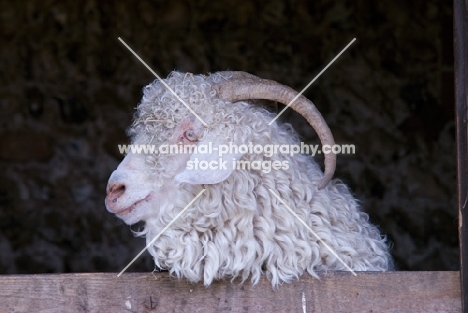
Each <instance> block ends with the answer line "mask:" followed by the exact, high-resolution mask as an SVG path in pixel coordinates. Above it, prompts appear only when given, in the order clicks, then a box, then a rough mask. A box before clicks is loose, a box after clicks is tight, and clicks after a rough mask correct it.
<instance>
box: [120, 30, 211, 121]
mask: <svg viewBox="0 0 468 313" xmlns="http://www.w3.org/2000/svg"><path fill="white" fill-rule="evenodd" d="M118 39H119V40H120V42H121V43H122V44H123V45H124V46H125V47H126V48H127V49H128V50H130V52H131V53H133V55H134V56H135V57H136V58H137V59H138V60H139V61H140V62H141V63H143V65H144V66H146V68H147V69H148V70H149V71H150V72H151V73H153V75H154V76H156V78H157V79H158V80H159V81H160V82H161V83H162V84H163V85H164V86H165V87H166V88H167V89H168V90H169V91H170V92H171V93H172V94H173V95H174V96H175V97H176V98H177V100H179V101H180V102H181V103H182V104H183V105H185V107H186V108H187V109H189V111H190V112H192V114H193V115H195V117H196V118H198V120H200V122H202V124H203V125H205V126H207V124H206V123H205V122H204V121H203V120H202V119H201V117H200V116H198V114H197V113H195V111H193V110H192V109H191V108H190V107H189V106H188V104H187V103H185V101H184V100H182V98H180V97H179V96H178V95H177V94H176V93H175V91H174V90H172V88H171V87H169V85H168V84H166V83H165V82H164V81H163V80H162V79H161V77H159V75H158V74H156V72H155V71H153V70H152V69H151V67H149V66H148V64H146V63H145V61H143V60H142V59H141V58H140V56H139V55H138V54H136V52H135V51H133V50H132V48H130V47H129V46H128V45H127V44H126V43H125V41H123V40H122V39H121V38H120V37H119V38H118Z"/></svg>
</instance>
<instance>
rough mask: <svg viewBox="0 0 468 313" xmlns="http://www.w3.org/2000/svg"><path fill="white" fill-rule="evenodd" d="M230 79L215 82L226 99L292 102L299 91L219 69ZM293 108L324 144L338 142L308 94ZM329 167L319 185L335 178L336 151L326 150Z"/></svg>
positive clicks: (292, 106) (300, 98) (321, 186)
mask: <svg viewBox="0 0 468 313" xmlns="http://www.w3.org/2000/svg"><path fill="white" fill-rule="evenodd" d="M219 74H221V76H226V77H227V79H228V80H227V81H225V82H222V83H218V84H216V85H214V86H213V88H214V89H215V90H216V91H217V93H218V95H219V97H220V98H221V99H223V100H225V101H229V102H236V101H241V100H249V99H265V100H271V101H277V102H280V103H283V104H285V105H288V104H289V103H290V102H291V101H292V100H293V99H294V98H295V97H296V96H297V95H298V92H297V91H295V90H293V89H292V88H290V87H288V86H285V85H281V84H279V83H277V82H275V81H272V80H268V79H262V78H259V77H257V76H254V75H252V74H249V73H246V72H231V71H226V72H219ZM291 108H292V109H293V110H294V111H296V112H297V113H299V114H301V115H302V116H303V117H304V118H305V119H306V120H307V122H309V124H310V125H311V126H312V127H313V128H314V130H315V131H316V132H317V134H318V136H319V138H320V141H321V142H322V146H323V145H330V146H332V145H334V144H335V140H334V139H333V135H332V133H331V130H330V128H329V127H328V125H327V123H326V122H325V120H324V119H323V117H322V114H320V112H319V111H318V109H317V108H316V107H315V105H314V104H313V103H312V101H310V100H308V99H307V98H306V97H304V96H302V95H301V96H300V97H299V98H297V99H296V100H295V101H294V102H293V103H292V104H291ZM324 163H325V170H324V174H323V178H322V181H321V182H320V184H319V185H318V189H322V188H324V187H325V186H326V185H327V184H328V183H329V182H330V180H331V179H332V177H333V174H334V172H335V168H336V155H335V154H334V153H332V152H330V153H328V154H325V162H324Z"/></svg>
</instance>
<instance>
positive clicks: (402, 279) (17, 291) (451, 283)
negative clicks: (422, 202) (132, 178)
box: [0, 272, 461, 313]
mask: <svg viewBox="0 0 468 313" xmlns="http://www.w3.org/2000/svg"><path fill="white" fill-rule="evenodd" d="M460 293H461V291H460V275H459V272H391V273H363V272H361V273H359V272H358V275H357V277H355V276H353V275H351V274H350V273H346V272H333V273H328V274H323V275H321V280H316V279H314V278H312V277H310V276H308V275H304V276H303V277H302V278H301V280H299V281H297V282H295V283H293V284H290V285H282V286H280V287H279V288H278V289H277V290H272V288H271V285H270V284H269V282H268V281H267V280H265V279H263V280H262V281H261V282H260V283H259V284H258V285H256V286H251V285H250V284H247V283H246V284H243V285H240V284H238V283H235V284H231V283H229V282H216V283H214V284H213V285H211V286H209V287H207V288H205V287H204V286H203V285H201V284H189V283H187V282H185V281H179V280H177V279H174V278H170V277H169V275H168V273H157V274H155V275H153V274H151V273H144V274H143V273H129V274H123V275H122V276H121V277H120V278H117V275H116V274H113V273H90V274H41V275H11V276H0V312H10V313H12V312H223V311H229V312H298V313H304V312H315V313H317V312H326V313H328V312H347V313H352V312H359V313H362V312H383V313H385V312H461V301H460Z"/></svg>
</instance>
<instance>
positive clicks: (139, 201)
mask: <svg viewBox="0 0 468 313" xmlns="http://www.w3.org/2000/svg"><path fill="white" fill-rule="evenodd" d="M150 199H151V194H149V195H147V196H146V197H145V198H143V199H141V200H138V201H137V202H135V203H134V204H132V205H131V206H129V207H128V208H126V209H124V210H122V211H119V212H115V214H116V215H117V216H119V217H124V216H125V215H128V214H130V213H132V212H133V211H134V210H135V209H136V208H137V206H138V205H139V204H140V203H142V202H145V201H149V200H150Z"/></svg>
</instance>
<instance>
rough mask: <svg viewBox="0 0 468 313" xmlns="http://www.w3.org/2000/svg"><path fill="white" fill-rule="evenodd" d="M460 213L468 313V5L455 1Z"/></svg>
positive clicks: (462, 262) (461, 0)
mask: <svg viewBox="0 0 468 313" xmlns="http://www.w3.org/2000/svg"><path fill="white" fill-rule="evenodd" d="M453 4H454V12H453V13H454V14H453V18H454V23H453V25H454V28H453V34H454V52H455V65H454V68H455V102H456V123H457V161H458V164H457V168H458V210H459V227H458V230H459V238H460V272H461V283H462V303H463V312H466V313H468V230H467V228H468V205H467V203H468V134H467V131H468V127H467V125H468V124H467V120H468V92H467V83H468V1H466V0H455V1H454V3H453Z"/></svg>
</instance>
